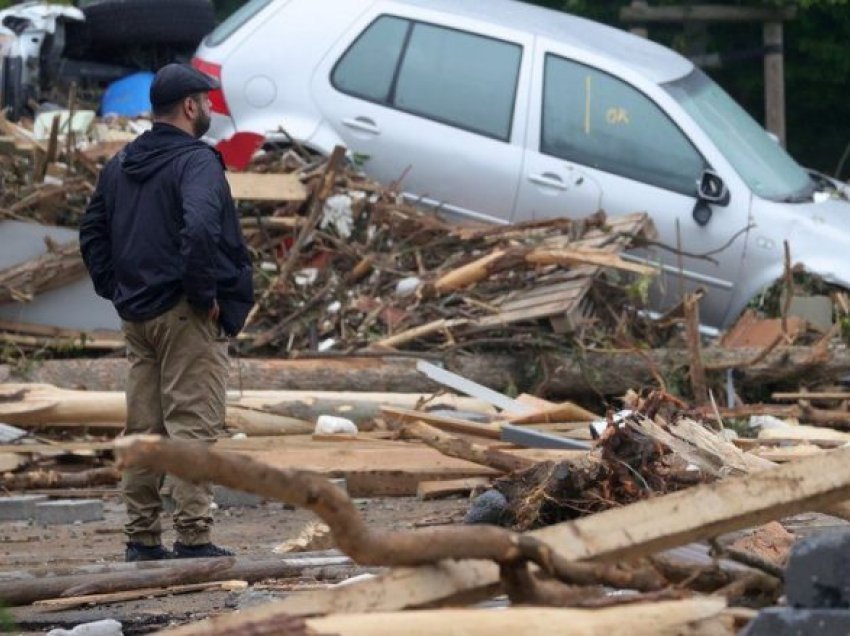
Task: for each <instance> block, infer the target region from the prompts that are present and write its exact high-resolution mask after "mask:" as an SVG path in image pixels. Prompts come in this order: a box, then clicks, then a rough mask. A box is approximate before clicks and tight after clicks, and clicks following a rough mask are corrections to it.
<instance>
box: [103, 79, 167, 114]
mask: <svg viewBox="0 0 850 636" xmlns="http://www.w3.org/2000/svg"><path fill="white" fill-rule="evenodd" d="M153 76H154V74H153V73H149V72H147V71H144V72H140V73H134V74H133V75H128V76H127V77H123V78H121V79H120V80H116V81H114V82H112V84H110V85H109V87H108V88H107V89H106V92H104V94H103V100H102V101H101V104H100V112H101V115H102V116H104V117H106V116H108V115H118V116H119V117H138V116H139V115H144V114H146V113H150V112H151V100H150V89H151V83H152V82H153Z"/></svg>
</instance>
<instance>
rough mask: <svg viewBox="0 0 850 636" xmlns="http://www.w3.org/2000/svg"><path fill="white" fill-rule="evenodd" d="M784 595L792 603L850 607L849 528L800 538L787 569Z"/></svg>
mask: <svg viewBox="0 0 850 636" xmlns="http://www.w3.org/2000/svg"><path fill="white" fill-rule="evenodd" d="M785 595H786V597H787V598H788V605H791V606H793V607H804V608H808V609H831V608H850V530H833V531H829V532H823V533H818V534H813V535H811V536H809V537H806V538H805V539H803V540H802V541H800V542H798V543H797V545H795V546H794V549H793V551H792V552H791V558H790V559H789V560H788V567H787V569H786V571H785Z"/></svg>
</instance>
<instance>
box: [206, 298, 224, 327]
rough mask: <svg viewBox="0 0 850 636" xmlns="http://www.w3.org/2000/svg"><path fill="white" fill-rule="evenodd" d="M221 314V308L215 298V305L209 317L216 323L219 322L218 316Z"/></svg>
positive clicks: (211, 308)
mask: <svg viewBox="0 0 850 636" xmlns="http://www.w3.org/2000/svg"><path fill="white" fill-rule="evenodd" d="M220 315H221V308H220V307H219V306H218V301H217V300H213V306H212V307H210V313H209V317H210V320H212V321H213V322H214V323H216V324H218V317H219V316H220Z"/></svg>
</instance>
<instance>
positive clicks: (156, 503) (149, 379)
mask: <svg viewBox="0 0 850 636" xmlns="http://www.w3.org/2000/svg"><path fill="white" fill-rule="evenodd" d="M122 330H123V332H124V336H125V338H126V341H127V358H128V361H129V362H130V372H129V376H128V380H127V423H126V427H125V429H124V434H125V435H136V434H151V435H162V436H167V437H172V438H174V439H184V440H200V441H205V442H210V443H211V442H213V441H214V440H215V439H216V438H217V437H221V436H222V434H223V432H224V409H225V398H226V385H227V372H228V362H227V340H226V338H224V337H223V336H222V335H221V331H220V327H219V326H218V325H217V324H215V323H214V322H213V321H212V320H210V319H209V317H208V315H207V314H206V313H205V312H201V311H198V310H196V309H194V308H193V307H192V306H191V305H189V303H188V302H186V300H185V299H183V300H181V301H180V302H179V303H178V304H177V305H176V306H175V307H174V308H172V309H170V310H169V311H167V312H165V313H164V314H162V315H160V316H157V317H156V318H153V319H151V320H148V321H145V322H127V321H124V322H123V323H122ZM172 479H173V481H172ZM169 481H170V482H171V483H172V485H173V487H172V491H171V496H172V497H173V499H174V502H175V504H176V508H175V510H174V517H173V521H174V529H175V531H176V533H177V540H178V541H180V542H181V543H183V544H184V545H200V544H204V543H209V542H210V530H211V527H212V517H211V516H210V504H211V502H212V489H211V487H210V486H209V485H208V484H192V483H189V482H185V481H182V480H179V479H174V478H171V477H170V478H169ZM162 484H163V475H162V474H158V473H154V472H152V471H150V470H143V469H130V470H126V471H125V472H124V475H123V478H122V490H123V495H124V502H125V504H126V506H127V516H128V521H127V524H126V525H125V526H124V532H125V534H126V535H127V541H128V542H129V541H132V542H138V543H141V544H143V545H149V546H150V545H159V544H160V542H161V534H162V527H161V524H160V513H161V512H162V500H161V498H160V488H161V487H162Z"/></svg>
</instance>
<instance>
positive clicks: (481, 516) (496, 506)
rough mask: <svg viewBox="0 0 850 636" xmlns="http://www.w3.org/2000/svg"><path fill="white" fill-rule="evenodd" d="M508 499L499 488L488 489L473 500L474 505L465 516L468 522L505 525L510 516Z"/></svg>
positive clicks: (464, 520)
mask: <svg viewBox="0 0 850 636" xmlns="http://www.w3.org/2000/svg"><path fill="white" fill-rule="evenodd" d="M510 515H511V513H510V510H508V500H507V499H505V496H504V495H503V494H502V493H500V492H499V491H498V490H488V491H487V492H485V493H483V494H481V495H479V496H478V497H476V498H475V499H473V500H472V505H471V506H470V507H469V510H468V511H467V513H466V516H465V517H464V518H463V522H464V523H467V524H477V523H488V524H492V525H503V524H505V523H507V521H508V520H509V518H510Z"/></svg>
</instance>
